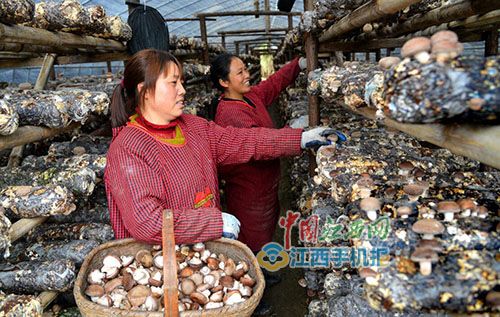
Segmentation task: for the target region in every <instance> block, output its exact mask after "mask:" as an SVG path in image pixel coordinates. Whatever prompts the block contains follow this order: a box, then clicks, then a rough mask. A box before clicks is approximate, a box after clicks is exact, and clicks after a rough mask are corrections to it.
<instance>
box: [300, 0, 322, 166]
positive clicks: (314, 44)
mask: <svg viewBox="0 0 500 317" xmlns="http://www.w3.org/2000/svg"><path fill="white" fill-rule="evenodd" d="M312 10H314V4H313V1H312V0H304V11H312ZM304 39H305V43H304V47H305V51H306V58H307V74H308V73H309V72H311V71H313V70H315V69H316V68H317V67H318V39H317V38H316V36H314V34H312V33H310V32H308V33H305V35H304ZM307 99H308V101H309V126H310V127H315V126H317V125H318V124H319V98H318V96H313V95H310V94H308V95H307ZM315 169H316V156H315V155H314V154H313V153H312V152H310V153H309V175H311V176H313V175H314V174H315Z"/></svg>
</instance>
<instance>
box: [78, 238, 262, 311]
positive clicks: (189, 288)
mask: <svg viewBox="0 0 500 317" xmlns="http://www.w3.org/2000/svg"><path fill="white" fill-rule="evenodd" d="M176 257H177V274H178V278H179V284H178V290H179V311H181V312H182V311H188V310H207V309H215V308H221V307H223V306H230V305H234V304H238V303H242V302H244V301H245V300H247V299H248V298H249V297H250V296H252V294H253V287H254V286H255V285H256V281H255V279H254V278H253V277H251V276H250V272H249V266H248V263H246V262H245V261H235V260H234V259H232V258H229V257H227V256H226V255H225V254H223V253H219V254H216V253H214V252H211V251H210V250H209V249H207V248H205V245H204V244H203V243H196V244H194V245H192V246H187V245H181V246H176ZM102 262H103V263H102V266H100V267H98V268H96V269H94V270H93V271H91V272H90V273H89V275H88V277H87V282H88V286H87V287H86V289H85V294H86V295H87V296H89V298H90V300H92V301H93V302H95V303H97V304H100V305H103V306H107V307H115V308H120V309H125V310H145V311H161V310H163V300H162V296H163V271H162V269H163V255H162V251H161V249H160V247H159V246H153V248H152V249H151V250H149V249H143V250H139V251H138V252H137V253H136V254H123V255H116V254H109V255H107V256H106V257H105V258H104V259H103V261H102Z"/></svg>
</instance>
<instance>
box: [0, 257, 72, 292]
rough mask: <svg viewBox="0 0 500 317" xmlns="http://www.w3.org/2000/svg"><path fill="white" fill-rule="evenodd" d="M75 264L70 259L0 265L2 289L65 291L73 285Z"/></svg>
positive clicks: (10, 290)
mask: <svg viewBox="0 0 500 317" xmlns="http://www.w3.org/2000/svg"><path fill="white" fill-rule="evenodd" d="M75 277H76V272H75V264H74V263H73V262H72V261H70V260H61V259H57V260H52V261H45V262H40V261H29V262H20V263H17V264H15V265H12V264H7V263H5V264H3V265H1V266H0V289H2V290H4V291H6V292H16V293H17V292H19V293H35V292H43V291H57V292H64V291H67V290H68V289H70V288H71V287H72V286H73V282H74V279H75Z"/></svg>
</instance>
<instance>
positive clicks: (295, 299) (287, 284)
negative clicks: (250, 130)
mask: <svg viewBox="0 0 500 317" xmlns="http://www.w3.org/2000/svg"><path fill="white" fill-rule="evenodd" d="M270 114H271V117H272V118H273V120H274V121H275V123H276V125H277V126H278V127H282V126H283V122H282V121H281V117H280V114H279V112H278V110H277V109H276V107H275V106H272V107H271V108H270ZM290 160H291V159H290V158H284V159H282V160H281V181H280V189H279V199H280V207H281V208H280V210H281V215H282V216H284V215H285V213H286V211H287V210H293V206H292V202H293V197H292V195H291V192H290V187H291V185H290V177H289V175H290ZM292 232H293V234H292V244H293V245H297V244H296V242H297V238H298V236H297V231H292ZM283 235H284V230H283V229H281V228H280V227H279V226H277V228H276V232H275V234H274V239H273V240H274V241H275V242H277V243H280V244H283ZM278 273H279V274H280V275H281V283H279V284H278V285H275V286H273V287H272V288H270V289H268V290H266V292H264V297H263V300H264V301H266V303H268V304H270V305H271V306H272V307H273V313H272V314H271V315H270V316H279V317H281V316H286V317H289V316H290V317H294V316H304V315H306V314H307V300H308V298H307V294H306V289H305V288H303V287H301V286H300V285H299V284H298V281H299V280H300V279H301V278H303V277H304V274H303V270H302V269H291V268H288V267H287V268H285V269H281V270H279V271H278Z"/></svg>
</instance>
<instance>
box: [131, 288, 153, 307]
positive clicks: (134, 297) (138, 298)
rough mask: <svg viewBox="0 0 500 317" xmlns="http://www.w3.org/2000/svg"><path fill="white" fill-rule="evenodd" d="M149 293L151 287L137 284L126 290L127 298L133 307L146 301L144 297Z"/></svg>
mask: <svg viewBox="0 0 500 317" xmlns="http://www.w3.org/2000/svg"><path fill="white" fill-rule="evenodd" d="M149 295H151V289H150V288H149V287H147V286H145V285H137V286H135V287H134V288H132V289H131V290H130V291H128V294H127V299H128V300H129V301H130V304H132V306H134V307H139V306H141V305H142V304H144V302H145V301H146V298H147V297H148V296H149Z"/></svg>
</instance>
